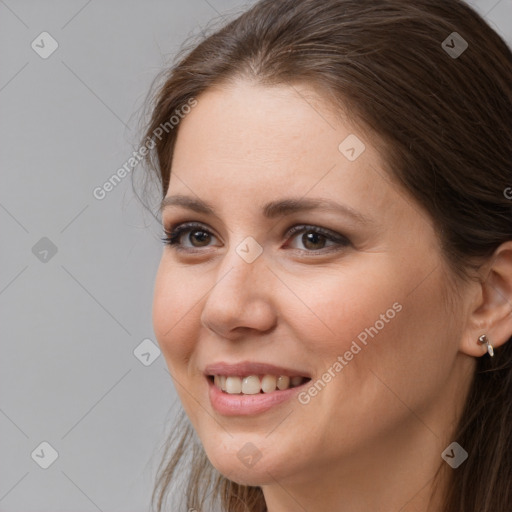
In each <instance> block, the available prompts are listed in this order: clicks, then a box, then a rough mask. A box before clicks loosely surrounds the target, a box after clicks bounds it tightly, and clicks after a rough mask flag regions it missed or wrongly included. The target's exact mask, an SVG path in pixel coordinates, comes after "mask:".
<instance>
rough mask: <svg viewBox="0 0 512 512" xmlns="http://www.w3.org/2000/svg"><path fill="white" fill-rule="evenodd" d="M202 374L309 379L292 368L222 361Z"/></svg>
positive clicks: (248, 362) (308, 375)
mask: <svg viewBox="0 0 512 512" xmlns="http://www.w3.org/2000/svg"><path fill="white" fill-rule="evenodd" d="M204 374H205V375H206V376H208V375H225V376H230V375H231V376H232V377H247V376H248V375H276V376H277V377H278V376H279V375H286V376H287V377H295V376H300V377H307V378H308V379H310V378H311V375H310V374H309V373H308V372H305V371H303V370H294V369H292V368H284V367H281V366H275V365H273V364H268V363H260V362H252V361H243V362H241V363H234V364H229V363H225V362H224V361H219V362H218V363H213V364H209V365H207V366H206V367H205V369H204Z"/></svg>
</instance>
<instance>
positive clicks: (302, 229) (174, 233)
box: [162, 222, 351, 254]
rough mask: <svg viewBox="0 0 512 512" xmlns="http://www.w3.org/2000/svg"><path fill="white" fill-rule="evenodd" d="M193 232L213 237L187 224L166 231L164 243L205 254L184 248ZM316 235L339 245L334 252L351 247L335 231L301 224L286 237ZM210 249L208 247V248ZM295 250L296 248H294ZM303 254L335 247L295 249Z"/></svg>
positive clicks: (190, 223) (189, 223) (201, 250)
mask: <svg viewBox="0 0 512 512" xmlns="http://www.w3.org/2000/svg"><path fill="white" fill-rule="evenodd" d="M193 230H196V231H202V232H205V233H208V234H209V235H213V233H211V232H210V231H209V230H208V229H206V228H205V226H203V225H202V224H198V223H195V222H186V223H183V224H178V225H174V226H171V228H170V229H164V232H165V235H166V236H165V237H164V238H162V242H163V243H164V244H166V245H168V246H170V248H171V249H174V250H175V251H182V252H188V253H197V252H203V248H202V247H183V245H182V244H181V243H180V242H179V240H180V238H181V236H182V235H183V234H185V233H189V232H191V231H193ZM310 232H311V233H316V234H318V235H322V236H323V237H325V238H326V240H327V241H330V242H334V243H335V244H337V245H338V246H340V247H338V248H334V250H335V251H336V250H338V251H339V250H341V249H343V248H346V247H347V246H349V245H351V242H350V240H349V239H348V238H347V237H346V236H343V235H340V234H338V233H336V232H334V231H330V230H328V229H324V228H321V227H319V226H312V225H308V224H301V225H297V226H293V227H292V228H291V229H289V230H288V231H287V233H286V237H287V238H288V237H291V236H292V235H297V234H299V233H310ZM213 236H215V235H213ZM206 247H208V246H206ZM294 249H295V248H294ZM295 250H298V251H301V252H306V253H309V254H318V253H320V252H322V253H325V252H332V250H333V246H330V247H329V246H328V247H324V248H322V249H313V250H308V249H295Z"/></svg>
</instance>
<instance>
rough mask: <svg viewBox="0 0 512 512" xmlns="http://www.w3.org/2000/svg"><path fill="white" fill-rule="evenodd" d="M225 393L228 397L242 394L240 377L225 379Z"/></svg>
mask: <svg viewBox="0 0 512 512" xmlns="http://www.w3.org/2000/svg"><path fill="white" fill-rule="evenodd" d="M226 392H227V393H229V394H230V395H237V394H239V393H241V392H242V379H241V378H240V377H227V378H226Z"/></svg>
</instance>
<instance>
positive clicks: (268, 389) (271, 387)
mask: <svg viewBox="0 0 512 512" xmlns="http://www.w3.org/2000/svg"><path fill="white" fill-rule="evenodd" d="M276 385H277V377H276V376H275V375H265V376H264V377H263V379H261V389H262V390H263V393H272V391H275V390H276Z"/></svg>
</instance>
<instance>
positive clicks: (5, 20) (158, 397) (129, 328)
mask: <svg viewBox="0 0 512 512" xmlns="http://www.w3.org/2000/svg"><path fill="white" fill-rule="evenodd" d="M252 3H253V2H242V0H240V1H237V0H208V1H206V0H192V1H190V2H185V1H178V0H167V1H160V0H151V1H147V2H143V1H142V0H130V1H124V2H121V1H114V0H109V1H105V0H104V1H103V2H100V1H99V0H89V1H86V0H71V1H70V0H68V1H64V0H60V1H58V0H54V1H46V0H45V1H42V0H37V1H36V0H33V1H28V0H25V1H23V0H18V1H15V0H5V1H2V0H0V48H1V59H0V146H1V152H0V155H1V156H0V165H1V183H2V186H1V188H0V228H1V242H0V243H1V251H0V268H1V272H0V326H1V338H0V339H1V357H0V461H1V462H0V511H1V512H21V511H23V512H35V511H37V512H43V511H48V512H50V511H51V512H59V511H67V512H69V511H84V512H86V511H96V510H100V511H103V512H113V511H123V512H129V511H143V510H148V509H149V499H150V495H151V491H152V488H153V480H154V473H155V470H156V466H157V464H158V463H159V462H160V446H161V443H162V442H163V441H164V440H165V438H166V436H167V434H168V432H169V427H170V422H171V421H172V418H173V416H174V414H175V413H176V410H177V409H176V407H177V405H178V404H177V402H176V394H175V391H174V389H173V387H172V383H171V379H170V376H169V374H168V372H167V368H166V365H165V361H164V359H163V357H162V356H161V355H160V356H159V357H156V359H155V355H157V353H156V352H155V350H156V349H155V348H153V349H151V350H150V351H149V354H150V355H145V356H140V359H138V358H137V357H136V356H135V354H134V350H136V348H137V347H138V346H139V345H140V343H141V342H142V341H143V340H145V339H150V340H152V342H153V343H156V341H155V338H154V334H153V331H152V326H151V302H152V290H153V282H154V275H155V272H156V269H157V266H158V262H159V258H160V254H161V250H162V244H161V242H160V240H159V237H160V236H161V235H160V231H159V227H158V225H157V223H156V221H155V220H154V219H152V217H151V216H150V215H149V214H148V213H147V212H145V211H144V209H143V208H142V207H141V205H140V203H139V202H138V200H137V199H136V198H135V197H134V194H133V192H132V187H131V180H130V177H127V178H125V179H124V180H123V181H122V182H121V183H120V184H119V185H117V186H116V187H115V189H114V190H112V191H111V192H110V193H108V194H107V195H106V197H105V198H104V199H103V200H98V199H96V198H95V197H94V196H93V193H92V192H93V190H94V188H95V187H98V186H101V185H102V184H103V183H104V182H105V181H106V180H107V179H108V178H109V177H110V176H112V174H114V173H115V172H116V170H117V169H118V168H119V167H120V166H122V165H123V163H125V162H126V160H127V159H128V158H129V156H130V155H131V153H132V151H133V150H134V149H136V147H137V141H138V135H140V132H139V131H138V113H139V110H140V107H141V106H142V104H143V101H144V99H145V96H146V93H147V91H148V89H149V86H150V84H151V81H152V80H153V78H154V77H155V76H156V74H157V73H158V71H160V69H161V68H162V66H163V65H164V63H165V62H166V61H169V59H171V58H172V57H173V55H175V53H176V51H177V50H178V49H179V47H180V45H181V43H182V42H183V41H184V40H185V39H186V38H187V37H189V36H191V35H193V34H198V33H199V32H200V31H201V30H202V28H203V27H205V25H206V24H207V23H208V22H209V21H210V20H212V18H217V17H218V16H219V15H222V16H225V15H229V16H230V17H233V16H234V15H235V14H236V13H237V12H240V11H242V10H243V8H244V6H248V5H250V4H252ZM471 3H472V4H473V5H474V6H475V7H476V8H477V10H478V11H479V12H480V13H481V14H483V15H484V16H485V18H486V19H487V21H488V22H489V23H490V24H491V25H492V26H493V27H494V28H495V30H497V31H498V32H499V33H501V34H502V36H503V37H504V38H505V39H506V41H507V42H508V43H509V45H512V0H501V1H498V0H478V1H476V0H475V1H473V2H471ZM43 31H46V32H49V33H50V34H51V36H52V37H53V38H54V39H55V40H56V41H57V42H58V45H59V46H58V48H57V50H56V51H55V52H54V53H53V54H52V55H50V56H49V57H48V58H46V59H43V58H41V57H40V56H39V55H38V54H37V53H36V52H35V51H34V50H33V49H32V47H31V43H32V41H34V40H36V43H37V42H38V41H39V45H40V46H42V45H44V47H45V50H47V49H48V48H49V43H48V41H47V40H45V42H44V43H40V39H39V38H38V36H39V34H41V32H43ZM41 51H42V49H41ZM42 238H47V239H49V240H50V241H51V244H53V246H55V247H56V249H57V252H56V253H55V254H52V250H51V246H50V245H48V241H45V240H43V241H40V240H41V239H42ZM34 246H35V248H34ZM45 250H46V251H48V252H47V253H46V252H45ZM34 253H35V254H34ZM146 343H148V342H146ZM149 346H151V345H149ZM140 352H142V353H147V352H148V351H147V349H146V348H145V346H143V348H142V349H140ZM141 360H142V361H143V362H145V363H147V364H148V366H145V365H144V364H143V363H142V362H141ZM149 363H150V364H149ZM43 441H46V442H48V443H49V444H50V445H51V446H52V447H53V448H54V449H55V450H56V451H57V452H58V458H57V459H56V460H55V461H54V462H53V464H52V465H51V466H50V467H48V469H43V468H41V467H40V465H39V464H40V463H44V461H45V460H46V461H48V460H50V459H49V457H50V452H49V450H48V449H47V448H45V447H44V446H43V447H42V448H41V447H40V446H39V445H40V444H41V443H42V442H43ZM34 450H35V452H34ZM41 450H42V451H41ZM33 453H35V455H34V456H32V455H31V454H33ZM36 461H38V463H36Z"/></svg>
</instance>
